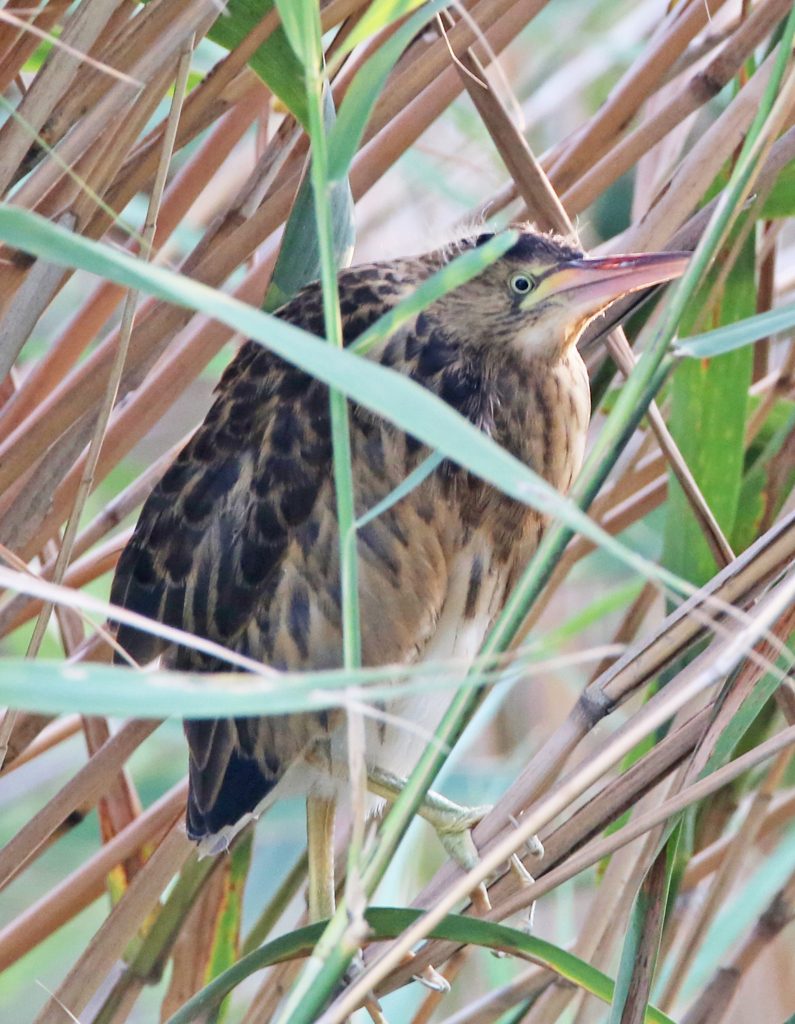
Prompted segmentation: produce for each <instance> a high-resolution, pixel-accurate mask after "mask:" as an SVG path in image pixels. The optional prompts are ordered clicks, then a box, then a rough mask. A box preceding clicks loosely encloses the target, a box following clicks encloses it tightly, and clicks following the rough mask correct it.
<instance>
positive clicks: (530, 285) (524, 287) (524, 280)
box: [510, 274, 536, 295]
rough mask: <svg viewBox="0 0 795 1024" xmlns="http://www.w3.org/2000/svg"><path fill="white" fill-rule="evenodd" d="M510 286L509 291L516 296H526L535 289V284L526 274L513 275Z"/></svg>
mask: <svg viewBox="0 0 795 1024" xmlns="http://www.w3.org/2000/svg"><path fill="white" fill-rule="evenodd" d="M510 285H511V291H512V292H515V293H516V294H517V295H527V294H528V293H529V292H531V291H532V290H533V289H534V288H535V286H536V283H535V281H534V280H533V279H532V277H528V276H527V274H514V275H513V277H512V278H511V280H510Z"/></svg>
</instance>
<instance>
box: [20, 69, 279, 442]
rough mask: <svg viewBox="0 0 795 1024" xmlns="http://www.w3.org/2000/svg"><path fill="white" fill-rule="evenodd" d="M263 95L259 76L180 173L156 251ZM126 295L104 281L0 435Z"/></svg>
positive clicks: (133, 244) (25, 386)
mask: <svg viewBox="0 0 795 1024" xmlns="http://www.w3.org/2000/svg"><path fill="white" fill-rule="evenodd" d="M263 95H267V94H266V93H265V94H264V90H263V86H262V84H261V83H260V82H259V80H258V79H253V80H252V83H251V86H250V87H249V89H248V90H247V91H246V92H245V93H244V94H243V96H242V97H241V98H240V100H239V101H238V102H237V103H236V104H235V105H234V106H233V107H232V108H231V109H230V111H229V112H228V113H227V114H226V115H225V116H224V117H223V118H222V119H221V120H220V122H219V124H218V125H217V126H216V127H215V129H213V130H212V131H211V132H210V133H209V135H208V137H207V139H206V140H205V141H204V142H203V144H202V145H201V146H200V147H199V149H198V150H197V152H196V153H195V154H193V155H192V156H191V157H190V159H189V160H188V161H187V162H186V163H185V165H184V166H183V167H181V168H180V170H179V171H178V172H177V173H176V174H175V176H174V178H173V180H172V181H171V183H170V185H169V187H168V188H167V189H166V192H165V195H164V198H163V203H162V205H161V210H160V216H159V218H158V225H157V231H156V232H155V239H154V247H155V248H156V249H160V248H161V247H162V246H163V245H164V244H165V242H166V240H167V239H168V238H169V237H170V236H171V234H172V232H173V231H174V229H175V228H176V227H177V225H178V224H179V223H180V222H181V221H182V220H183V218H184V217H185V215H186V213H187V212H188V209H189V208H190V206H192V205H193V203H194V202H195V200H196V198H197V197H198V196H199V195H200V194H201V192H202V191H203V190H204V188H205V187H206V184H207V182H208V181H209V180H210V179H211V178H212V176H213V174H215V172H216V171H217V170H218V169H219V167H220V165H221V164H222V163H223V161H224V160H225V159H226V157H227V156H228V155H229V153H230V151H231V150H232V148H233V147H234V146H235V145H236V144H237V143H238V142H239V141H240V138H241V137H242V135H243V133H244V132H245V131H246V130H247V128H248V126H249V125H250V124H251V122H252V121H253V120H254V118H255V117H256V115H257V112H258V110H259V107H260V104H261V102H262V100H263ZM127 249H128V251H129V252H132V253H137V252H138V251H139V247H138V243H137V241H135V240H132V241H130V242H129V243H128V245H127ZM123 295H124V288H122V287H121V286H119V285H116V284H112V283H111V282H109V281H104V282H102V283H101V284H100V285H99V286H98V287H97V289H96V290H95V291H94V293H93V294H92V295H91V296H90V297H89V299H88V300H87V301H86V302H84V303H83V304H82V305H81V306H80V308H79V309H78V310H77V311H76V312H75V314H74V315H73V317H72V319H71V320H70V322H69V323H67V325H66V327H65V328H64V330H63V332H62V333H61V334H60V335H59V336H58V337H56V339H55V340H54V341H53V344H52V345H51V346H50V348H49V350H48V351H47V353H46V354H45V355H44V356H43V357H42V358H41V359H40V360H39V361H38V362H37V363H36V364H35V366H34V367H33V368H32V369H31V371H30V373H29V374H28V376H27V377H26V378H25V380H24V381H23V382H22V384H21V386H20V388H19V389H18V391H17V392H16V394H15V395H14V397H13V398H12V399H11V400H10V401H9V402H8V403H6V405H5V406H4V407H3V410H2V414H0V436H5V435H7V434H8V433H9V432H10V431H11V430H13V429H14V428H15V427H16V426H18V425H19V423H21V422H22V420H23V419H24V418H25V417H26V416H27V415H29V414H30V413H31V412H32V411H33V410H34V409H35V408H36V407H37V406H38V405H39V404H40V403H41V402H42V401H43V399H44V398H45V396H46V395H47V394H49V393H50V392H51V391H52V390H53V388H54V387H55V385H56V384H57V383H58V382H59V381H61V380H62V379H63V377H64V375H65V373H66V372H67V371H68V370H69V369H70V368H71V367H72V366H73V365H74V364H75V363H76V362H77V359H78V357H79V355H80V353H81V352H82V351H83V349H84V348H85V346H86V343H87V342H89V341H91V340H92V339H93V338H94V337H96V335H97V333H98V332H99V330H100V329H101V328H102V326H103V324H105V323H106V322H107V320H108V319H109V318H110V316H111V315H112V313H113V311H114V309H115V308H116V306H117V304H118V302H119V299H120V298H121V297H122V296H123Z"/></svg>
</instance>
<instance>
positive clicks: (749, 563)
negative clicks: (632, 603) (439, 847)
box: [416, 511, 795, 906]
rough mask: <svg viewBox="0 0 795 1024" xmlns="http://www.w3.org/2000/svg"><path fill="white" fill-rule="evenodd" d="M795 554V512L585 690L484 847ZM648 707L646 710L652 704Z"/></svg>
mask: <svg viewBox="0 0 795 1024" xmlns="http://www.w3.org/2000/svg"><path fill="white" fill-rule="evenodd" d="M793 555H795V511H794V512H792V513H791V514H790V515H789V516H788V517H787V518H786V519H784V520H782V521H781V522H780V523H778V524H776V526H775V527H774V528H773V529H772V530H770V531H769V532H768V533H767V534H765V535H764V536H763V537H760V538H759V540H757V541H756V542H755V543H754V544H753V545H751V547H749V548H748V549H747V550H746V551H744V552H743V553H742V554H741V555H740V556H739V557H738V558H737V559H735V561H734V562H732V563H731V565H729V566H727V567H726V568H725V569H723V570H722V571H721V572H720V573H718V574H717V575H716V576H715V577H713V579H712V580H710V582H709V583H708V584H707V585H706V586H705V587H703V588H702V589H701V590H700V591H698V592H697V593H696V594H695V595H693V596H692V597H690V598H688V599H687V600H686V601H685V602H683V603H682V605H680V607H679V608H678V609H676V611H674V612H673V613H672V614H671V615H669V616H667V617H666V619H665V620H664V621H663V622H662V623H661V624H660V626H659V627H658V628H657V629H656V630H655V631H654V632H653V633H652V635H651V636H649V637H646V638H643V640H642V641H640V642H639V643H637V644H635V645H634V646H633V647H631V648H629V650H627V651H626V652H625V653H624V654H623V655H622V656H621V657H620V658H619V659H618V661H617V662H616V663H615V664H614V665H613V666H611V667H610V668H609V669H608V671H607V672H606V673H605V674H604V675H603V676H602V677H601V679H599V680H597V681H596V682H594V683H592V684H591V685H589V686H588V687H587V688H586V689H585V691H584V692H583V693H582V695H581V696H580V698H579V699H578V701H577V703H576V704H575V706H574V708H573V709H572V710H571V712H570V713H569V715H568V717H567V718H566V720H565V721H564V722H563V723H562V724H561V726H560V727H559V728H558V729H557V730H556V731H555V732H554V733H553V734H552V736H551V737H549V739H548V740H547V741H546V742H545V743H544V744H543V745H542V747H541V748H540V749H539V751H538V752H537V753H536V755H535V756H534V757H533V759H532V760H531V761H530V763H529V764H528V765H527V766H526V768H525V769H524V771H523V772H522V773H521V774H520V775H519V776H518V778H517V779H516V780H515V781H514V782H513V783H512V784H511V785H510V786H509V787H508V789H507V790H506V792H505V793H504V794H503V796H502V797H501V799H500V800H499V802H498V803H497V804H496V805H495V807H494V808H493V809H492V811H491V812H490V813H489V814H488V815H487V816H486V817H485V818H484V819H483V821H481V822H480V823H479V824H478V825H477V826H476V828H475V829H474V831H473V835H474V838H475V843H476V845H477V848H478V850H483V849H484V848H486V847H488V846H489V845H490V844H491V843H492V841H493V840H495V839H496V837H497V836H502V835H505V834H506V833H507V831H509V830H510V828H511V827H512V826H511V817H514V818H516V817H519V816H520V815H521V814H522V813H523V811H524V810H525V809H526V808H527V807H529V806H530V805H531V804H532V803H533V802H534V801H535V800H536V799H538V797H539V796H540V795H541V794H542V793H543V792H544V791H545V790H546V789H547V787H548V786H549V784H550V782H551V780H552V779H554V778H555V777H556V776H557V774H558V773H559V771H560V770H561V768H562V766H563V764H564V763H565V761H566V760H567V759H568V757H569V756H570V755H571V753H572V752H573V750H574V749H575V748H576V747H577V746H578V745H579V743H580V741H581V740H582V738H583V737H584V736H585V735H586V734H587V733H588V732H590V731H591V730H592V729H593V728H594V727H595V726H596V725H597V724H598V723H599V722H600V721H602V720H603V719H604V718H605V717H606V716H607V715H608V714H610V713H611V712H612V711H614V710H615V709H616V708H617V707H618V706H619V705H620V704H621V703H623V702H624V701H625V700H626V699H627V698H628V697H629V696H630V695H631V694H632V693H635V692H637V690H638V688H639V687H641V686H643V685H644V684H645V683H646V682H648V681H649V680H650V679H652V678H654V676H655V675H656V674H657V673H658V672H659V671H660V670H661V669H663V668H664V667H665V666H666V665H667V664H668V663H669V662H670V661H671V660H672V659H673V658H675V657H678V656H679V655H680V654H682V653H683V652H684V651H686V650H687V649H688V648H689V647H690V646H691V645H692V644H693V643H694V642H695V641H696V640H698V639H699V638H701V637H703V636H704V635H705V634H706V633H707V632H708V630H712V629H715V628H716V627H718V626H720V624H721V621H722V620H723V619H724V616H725V613H726V609H728V608H730V607H732V606H733V607H735V608H742V607H744V606H745V605H746V604H747V603H748V602H750V601H751V600H753V598H754V597H755V595H756V594H757V593H758V592H759V590H760V588H761V587H762V586H764V584H765V583H766V582H767V581H768V580H770V579H771V578H772V577H773V576H774V575H775V574H776V573H777V572H779V571H780V569H781V567H782V566H785V565H787V564H788V563H789V562H790V561H791V560H792V558H793ZM705 613H706V618H705ZM647 706H648V705H647ZM455 875H456V869H455V868H454V867H452V866H451V865H449V864H446V865H444V866H443V867H442V868H441V869H440V870H439V871H438V872H437V873H436V875H435V876H434V878H433V879H432V880H431V882H430V883H429V884H428V885H427V886H425V888H424V889H423V891H422V893H421V894H420V895H419V897H418V898H417V901H416V903H417V905H418V906H432V905H433V904H434V903H435V902H436V901H437V900H438V899H439V898H440V894H441V893H443V892H444V891H445V890H446V889H447V888H448V887H449V885H450V884H451V882H452V879H453V878H454V877H455Z"/></svg>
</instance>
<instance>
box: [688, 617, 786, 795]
mask: <svg viewBox="0 0 795 1024" xmlns="http://www.w3.org/2000/svg"><path fill="white" fill-rule="evenodd" d="M793 630H795V607H793V608H790V609H789V610H788V611H787V612H785V613H784V614H783V615H782V616H781V618H780V619H779V620H778V621H777V622H776V623H775V624H774V625H773V626H772V627H771V629H770V631H769V633H768V635H767V636H766V637H765V639H764V640H761V641H760V642H759V643H758V644H757V645H756V646H755V648H754V650H753V651H749V653H748V658H747V660H746V661H745V662H744V663H743V665H741V666H740V668H739V669H738V671H737V672H736V673H735V675H734V676H733V678H732V679H731V680H730V685H729V686H727V692H726V693H725V694H724V695H722V700H721V702H720V705H719V707H718V708H717V710H716V714H715V718H714V720H713V721H712V722H711V723H710V727H709V729H708V730H707V731H706V732H705V734H704V737H703V739H702V740H701V742H700V743H699V746H698V749H697V750H696V752H695V754H694V756H693V761H692V763H691V765H690V768H689V770H688V781H690V780H692V779H696V778H698V777H699V776H700V775H701V774H702V772H704V770H705V769H706V767H707V763H708V761H709V759H710V757H711V754H712V751H713V750H714V747H715V744H716V742H717V741H718V738H719V737H720V735H721V733H722V732H723V731H724V730H725V729H726V727H727V726H728V724H729V723H730V722H731V720H732V718H733V717H734V716H735V715H736V714H737V713H738V712H739V710H740V708H741V707H742V705H743V704H744V703H745V701H746V700H748V699H749V698H750V697H751V695H752V694H753V692H754V690H755V688H756V684H757V683H758V682H759V680H760V679H761V678H762V676H763V675H765V673H766V672H767V671H768V668H769V667H770V666H775V664H776V661H777V660H778V659H779V657H780V655H781V650H782V645H784V644H786V642H787V641H788V640H789V638H790V637H791V636H792V633H793Z"/></svg>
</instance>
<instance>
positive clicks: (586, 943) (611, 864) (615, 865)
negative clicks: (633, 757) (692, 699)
mask: <svg viewBox="0 0 795 1024" xmlns="http://www.w3.org/2000/svg"><path fill="white" fill-rule="evenodd" d="M651 753H653V751H652V752H651ZM663 795H667V794H666V790H665V783H663V785H657V786H655V788H654V789H653V791H651V792H645V793H643V794H642V795H641V794H638V799H637V800H633V801H632V802H631V807H632V810H633V813H634V814H642V813H643V812H644V811H645V810H648V809H650V808H651V807H653V806H654V805H655V804H656V803H659V801H660V799H661V798H662V796H663ZM597 799H598V797H597ZM600 802H601V801H600ZM652 836H653V833H650V834H649V835H646V836H644V837H640V838H639V839H638V840H636V841H635V842H634V843H629V844H627V845H626V846H624V847H623V848H622V849H620V850H617V851H616V852H615V853H614V854H613V856H612V857H611V858H610V859H609V861H608V862H607V867H606V868H605V871H604V874H603V875H602V877H601V878H600V880H599V885H598V887H597V888H596V891H595V892H594V894H593V897H592V899H591V903H590V906H589V907H588V912H587V916H586V918H585V921H584V922H583V924H582V926H581V927H580V929H579V932H578V934H577V938H576V939H575V941H574V944H573V945H572V947H571V952H572V953H573V954H574V955H575V956H578V957H580V958H581V959H584V960H585V961H586V962H587V963H589V964H591V966H593V967H597V968H598V969H605V967H606V964H607V963H609V962H610V958H611V957H612V955H613V952H614V950H613V947H614V943H615V940H616V938H617V937H619V936H620V935H622V934H623V931H624V929H625V926H626V924H625V923H626V920H627V917H628V915H629V912H630V910H631V906H630V905H628V904H631V901H632V898H633V896H634V893H635V886H633V885H632V876H633V874H634V872H635V871H636V870H637V863H638V861H639V860H642V859H645V855H646V851H647V850H648V848H649V845H650V843H649V840H650V839H651V838H652ZM578 845H580V844H578ZM567 852H569V851H566V849H565V847H564V848H563V855H564V857H565V855H566V853H567ZM572 852H573V851H572ZM579 995H580V992H579V990H578V989H576V988H573V987H572V986H571V985H570V984H568V983H566V982H561V981H560V980H556V981H555V982H554V983H553V984H552V985H550V987H549V988H548V989H547V990H546V991H545V992H543V993H542V994H541V996H540V997H539V999H538V1000H537V1001H536V1002H535V1003H534V1004H533V1007H532V1008H531V1009H530V1011H529V1012H528V1014H527V1015H526V1018H525V1019H524V1020H523V1024H552V1022H554V1021H558V1020H560V1019H561V1016H562V1015H563V1013H564V1012H565V1010H566V1008H567V1007H568V1006H569V1004H570V1003H571V1002H572V1001H573V1000H574V999H575V998H577V997H578V996H579ZM587 1005H588V1004H587V1002H585V1003H583V1004H582V1005H581V1006H580V1008H579V1012H578V1016H577V1018H575V1019H576V1020H578V1021H579V1019H580V1017H581V1016H582V1013H583V1012H584V1011H585V1010H586V1007H587Z"/></svg>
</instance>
